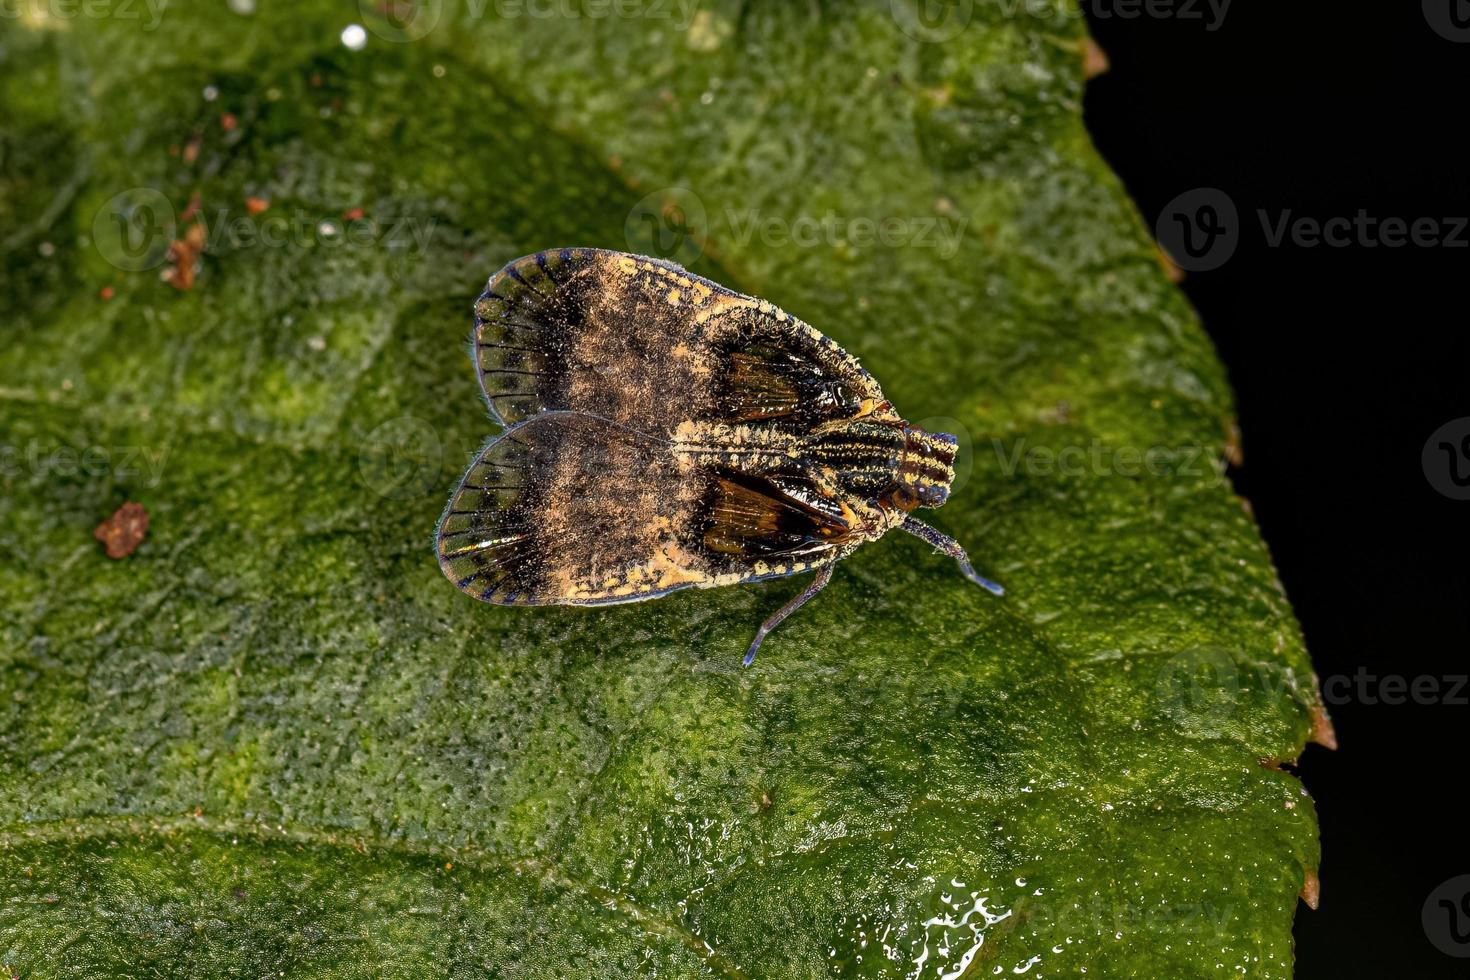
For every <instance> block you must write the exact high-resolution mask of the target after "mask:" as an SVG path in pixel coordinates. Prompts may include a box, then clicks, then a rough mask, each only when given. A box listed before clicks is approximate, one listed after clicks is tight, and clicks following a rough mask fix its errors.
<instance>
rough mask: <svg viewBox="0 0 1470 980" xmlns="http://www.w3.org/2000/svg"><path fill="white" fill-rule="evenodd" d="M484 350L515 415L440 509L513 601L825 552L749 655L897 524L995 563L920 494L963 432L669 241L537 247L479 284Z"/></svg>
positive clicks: (711, 574)
mask: <svg viewBox="0 0 1470 980" xmlns="http://www.w3.org/2000/svg"><path fill="white" fill-rule="evenodd" d="M470 347H471V349H470V355H471V357H472V358H473V360H474V362H475V366H476V369H477V371H478V374H479V379H480V387H481V389H482V390H483V392H484V395H485V399H486V401H487V402H488V403H489V406H490V411H491V414H492V415H493V416H494V418H495V419H496V421H498V422H500V423H502V424H503V425H505V426H506V427H507V428H506V429H505V431H504V432H502V433H501V434H500V435H498V436H496V437H494V438H492V439H491V440H490V442H489V443H488V444H487V445H486V446H485V447H484V449H483V450H481V451H480V454H479V456H478V457H477V458H476V459H475V461H474V463H473V464H471V466H470V468H469V471H468V472H467V473H466V474H465V476H464V479H463V480H462V481H461V482H460V485H459V487H458V488H457V489H456V490H455V491H454V493H453V495H452V496H451V497H450V501H449V506H448V508H447V509H446V510H445V511H444V516H443V517H442V518H441V519H440V521H439V527H438V531H437V548H438V554H439V565H440V567H441V568H442V569H443V570H444V574H445V575H446V576H448V577H449V579H450V581H452V582H454V584H455V585H457V586H459V588H460V589H462V590H464V591H465V592H467V593H468V594H470V595H472V596H474V597H475V598H477V599H483V600H485V601H486V602H493V603H500V604H504V605H531V606H534V605H547V604H564V605H582V606H592V605H604V604H611V603H619V602H636V601H639V600H642V599H652V598H655V597H658V596H662V595H666V594H668V593H669V592H673V591H675V590H677V589H684V588H689V587H696V588H710V587H713V586H722V585H732V584H735V583H738V582H759V581H763V580H766V579H772V578H779V577H781V576H786V575H794V574H796V573H798V572H806V571H815V572H816V578H815V579H813V581H812V582H811V584H810V585H809V586H808V587H807V588H806V589H805V591H803V592H802V593H801V594H800V595H798V596H796V597H795V598H794V599H792V600H791V601H790V602H788V603H786V605H784V606H782V607H781V608H780V609H779V610H777V611H776V612H775V613H773V614H772V615H771V616H770V618H768V619H767V620H766V621H765V622H764V623H762V624H761V626H760V629H759V630H758V631H757V632H756V635H755V639H754V640H753V641H752V642H751V644H750V648H749V650H748V651H747V652H746V654H745V664H746V665H749V664H750V663H751V661H753V660H754V659H755V655H756V651H757V650H759V649H760V645H761V642H762V641H763V640H764V639H765V638H766V635H767V634H768V633H769V632H770V631H771V630H772V629H774V628H775V627H776V626H777V625H779V624H780V623H781V621H782V620H784V619H786V617H787V616H790V615H791V614H792V613H793V612H795V611H796V610H797V609H799V608H800V607H801V606H802V605H803V604H804V603H806V602H807V601H808V600H809V599H811V598H812V597H813V596H815V595H816V594H817V593H818V592H820V591H821V590H822V588H823V587H824V586H826V584H827V583H828V582H829V581H831V579H832V570H833V568H834V567H835V566H836V564H837V563H838V562H839V561H841V560H842V559H843V558H846V557H847V556H848V555H850V554H852V552H853V551H854V550H855V549H856V548H858V547H859V546H860V545H862V544H864V543H865V542H868V541H875V540H877V539H878V538H880V537H882V536H883V534H884V533H885V532H887V531H889V530H892V529H893V528H900V529H902V530H904V531H907V532H909V533H910V534H913V535H916V536H917V537H919V538H922V539H923V540H924V541H926V542H928V543H929V544H930V545H932V546H933V547H934V548H935V549H936V550H937V551H939V552H942V553H943V554H946V555H949V556H950V557H951V558H953V559H955V561H957V562H958V563H959V566H960V568H961V570H962V571H963V572H964V574H965V575H966V576H967V577H968V578H969V579H970V580H971V581H973V582H976V583H978V584H979V585H982V586H984V587H985V588H987V589H989V590H990V591H991V592H993V593H995V594H996V595H1000V594H1002V590H1001V588H1000V586H998V585H996V584H995V583H993V582H990V581H987V580H986V579H983V578H981V577H980V576H979V575H978V574H976V572H975V570H974V568H972V567H971V565H970V560H969V558H968V557H966V555H965V552H964V549H963V548H961V547H960V545H959V544H958V543H957V542H956V541H955V540H954V539H952V538H950V537H947V536H946V535H944V534H941V533H940V532H939V531H937V530H935V529H934V528H932V527H930V526H928V525H927V524H924V523H922V522H921V521H919V520H918V519H916V518H915V517H913V516H912V515H911V513H910V512H911V511H913V510H914V509H916V508H918V507H938V506H940V505H942V504H943V503H944V502H945V500H946V499H947V498H948V496H949V488H950V484H951V482H952V481H953V480H954V457H955V450H956V440H955V437H954V436H951V435H946V434H943V433H931V432H925V431H924V430H923V429H920V428H919V427H918V426H914V425H910V424H908V423H907V422H905V421H904V420H903V419H902V418H901V417H900V416H899V415H898V413H897V412H895V411H894V409H893V406H892V405H890V404H889V403H888V401H887V400H886V399H885V398H884V397H883V392H882V391H881V390H880V389H879V387H878V383H877V382H876V381H874V380H873V378H872V376H871V375H869V374H868V372H867V371H865V370H863V368H862V366H861V365H860V364H858V362H857V359H856V358H854V357H853V356H852V355H851V354H848V353H847V352H846V351H844V350H843V349H842V348H841V347H838V346H837V344H835V343H833V342H832V341H831V340H829V339H828V338H827V337H825V336H823V335H822V334H821V333H819V332H817V331H816V330H815V329H813V328H812V327H810V326H808V325H807V324H805V323H803V322H802V321H800V320H798V319H796V318H795V317H792V316H790V315H788V314H787V313H785V312H783V311H782V310H780V309H778V308H776V307H775V306H773V305H772V304H771V303H768V302H766V301H765V300H761V299H756V298H755V297H751V296H742V295H740V294H738V293H734V292H731V291H730V290H728V289H725V288H724V287H723V286H719V285H717V284H715V283H713V282H710V281H709V280H707V279H703V278H700V277H699V276H696V275H692V274H691V273H689V272H687V271H685V270H684V269H682V268H680V267H679V266H677V265H674V264H672V263H669V262H664V261H662V260H660V259H653V258H646V257H644V256H639V255H629V254H625V253H622V252H610V251H603V250H600V249H590V248H564V249H553V250H549V251H545V252H538V253H536V254H535V255H528V256H526V257H524V258H520V259H516V260H515V261H514V262H511V263H510V264H509V265H507V266H506V267H505V268H503V269H501V270H500V271H499V272H497V273H496V274H495V275H494V276H493V277H491V279H490V282H489V285H488V286H487V287H486V289H485V292H484V294H483V295H481V296H480V298H479V300H478V301H476V303H475V328H474V331H473V334H472V336H471V339H470Z"/></svg>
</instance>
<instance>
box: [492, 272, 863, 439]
mask: <svg viewBox="0 0 1470 980" xmlns="http://www.w3.org/2000/svg"><path fill="white" fill-rule="evenodd" d="M472 342H473V346H474V350H473V352H472V353H473V355H474V358H475V363H476V365H477V367H478V369H479V375H480V384H481V387H482V389H483V390H484V393H485V397H486V399H487V400H488V401H489V403H490V406H491V409H492V410H493V411H494V412H495V415H496V417H497V418H498V419H500V420H501V421H503V422H505V423H507V424H515V423H517V422H521V421H524V420H525V419H528V418H531V417H532V416H534V415H536V414H538V413H540V412H547V411H573V412H583V413H588V414H594V415H599V416H601V417H603V418H608V419H612V420H614V421H617V422H621V423H624V424H627V425H631V426H633V427H635V428H638V429H640V430H642V431H644V432H649V433H653V434H659V435H661V434H666V433H669V432H672V431H673V429H674V428H675V427H677V426H678V425H679V423H681V422H683V421H686V420H708V421H723V422H742V421H776V422H781V421H790V422H792V423H794V424H800V425H812V424H816V423H820V422H822V421H827V420H831V419H838V418H850V417H852V416H854V415H856V414H859V413H860V412H862V411H863V410H864V408H865V403H867V405H866V407H868V408H871V406H872V405H876V404H877V403H879V402H881V401H882V399H883V394H882V392H881V391H880V390H879V388H878V384H877V382H875V381H874V380H873V378H872V376H871V375H869V374H868V373H867V372H866V371H864V370H863V368H862V366H861V365H859V364H858V362H857V360H856V359H855V358H853V357H852V356H851V355H850V354H848V353H847V352H845V351H844V350H842V348H841V347H839V346H837V344H835V343H833V342H832V341H831V340H830V339H828V338H827V337H825V336H823V335H822V334H821V333H819V332H818V331H817V330H815V329H813V328H812V327H810V326H808V325H807V324H805V323H803V322H801V321H800V320H797V319H796V318H795V317H792V316H790V315H789V314H787V313H785V312H784V311H782V310H780V309H778V308H777V307H775V306H773V305H772V304H770V303H768V302H766V301H764V300H760V299H755V298H753V297H750V296H742V295H740V294H738V293H734V292H731V291H730V290H728V289H725V288H724V287H722V286H720V285H718V284H716V283H713V282H710V281H709V280H707V279H703V278H701V277H699V276H695V275H692V274H691V273H689V272H687V271H685V270H684V269H682V268H680V267H678V266H676V265H672V264H670V263H667V262H663V261H661V260H658V259H650V258H645V257H642V256H636V255H628V254H626V253H622V252H607V251H601V250H598V249H575V248H568V249H554V250H550V251H546V252H539V253H537V254H535V255H528V256H526V257H524V258H520V259H517V260H515V261H514V262H511V263H509V264H508V265H507V266H506V267H505V268H503V269H501V270H500V271H499V272H497V273H496V274H495V275H494V276H493V277H492V278H491V280H490V282H489V284H488V285H487V286H486V289H485V293H484V294H483V295H482V296H481V297H480V299H479V300H478V301H477V302H476V304H475V330H474V335H473V340H472Z"/></svg>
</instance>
